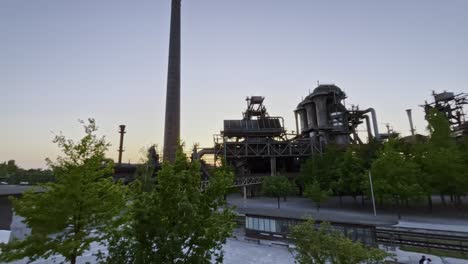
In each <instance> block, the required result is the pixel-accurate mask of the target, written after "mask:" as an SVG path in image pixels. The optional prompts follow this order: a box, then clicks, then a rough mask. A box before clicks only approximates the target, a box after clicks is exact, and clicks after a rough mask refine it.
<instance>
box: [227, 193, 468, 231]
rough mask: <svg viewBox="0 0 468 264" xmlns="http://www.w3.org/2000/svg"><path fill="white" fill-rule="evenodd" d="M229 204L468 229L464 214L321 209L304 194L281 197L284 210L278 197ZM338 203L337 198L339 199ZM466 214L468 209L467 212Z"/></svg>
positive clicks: (249, 209) (231, 199)
mask: <svg viewBox="0 0 468 264" xmlns="http://www.w3.org/2000/svg"><path fill="white" fill-rule="evenodd" d="M228 203H229V204H231V205H235V206H236V207H237V211H238V212H240V213H255V212H264V213H273V215H278V214H281V215H284V216H286V217H287V216H290V217H296V218H297V217H302V216H306V215H307V216H311V217H312V218H314V219H318V220H327V221H338V222H339V221H342V222H343V221H347V220H349V221H352V222H355V223H360V222H362V223H372V222H374V223H375V224H378V225H397V226H400V227H409V228H424V229H433V230H444V231H456V232H468V217H465V216H464V215H462V214H463V213H460V216H458V217H457V215H456V213H450V214H444V213H443V212H442V213H439V212H434V213H433V214H421V213H419V212H418V211H416V212H413V213H411V212H410V213H408V214H409V215H406V214H402V218H401V219H400V220H398V217H397V214H396V213H395V212H391V211H389V210H385V211H383V212H381V211H379V210H378V211H377V217H376V216H374V214H373V211H372V207H370V208H369V207H368V206H367V207H361V208H357V209H356V208H353V207H351V206H343V207H341V208H340V207H339V206H336V204H333V203H332V204H331V205H330V206H327V204H326V205H324V206H323V207H322V208H321V209H320V211H319V212H317V210H316V207H315V204H314V203H313V202H312V201H310V199H307V198H302V197H288V198H287V201H286V202H284V201H283V199H281V203H280V207H281V208H280V209H278V208H277V200H276V198H269V197H254V198H248V199H247V200H244V199H243V197H242V196H241V195H239V194H231V195H229V196H228ZM335 203H336V201H335ZM465 213H466V212H465Z"/></svg>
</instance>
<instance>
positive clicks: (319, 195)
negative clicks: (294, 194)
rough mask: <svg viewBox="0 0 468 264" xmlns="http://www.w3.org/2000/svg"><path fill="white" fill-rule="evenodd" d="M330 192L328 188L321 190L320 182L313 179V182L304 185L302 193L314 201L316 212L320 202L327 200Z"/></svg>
mask: <svg viewBox="0 0 468 264" xmlns="http://www.w3.org/2000/svg"><path fill="white" fill-rule="evenodd" d="M330 193H331V191H330V190H323V189H322V188H321V187H320V184H319V183H318V182H317V181H314V182H313V183H310V184H307V185H306V187H305V192H304V195H305V196H306V197H308V198H310V199H311V200H312V201H313V202H314V203H315V207H316V208H317V212H318V211H319V210H320V206H321V205H322V203H323V202H325V201H326V200H328V198H329V196H330Z"/></svg>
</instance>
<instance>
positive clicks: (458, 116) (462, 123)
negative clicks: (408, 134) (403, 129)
mask: <svg viewBox="0 0 468 264" xmlns="http://www.w3.org/2000/svg"><path fill="white" fill-rule="evenodd" d="M432 96H433V97H434V101H433V102H431V103H428V102H427V101H426V102H425V103H424V105H422V107H424V111H425V112H426V115H427V114H429V112H430V111H431V110H432V109H436V110H437V111H439V112H440V113H442V114H444V116H445V117H447V120H448V121H449V123H450V127H451V129H452V131H453V135H454V136H455V137H462V136H467V135H468V123H467V122H466V118H465V112H464V109H463V108H464V107H465V105H468V94H467V93H459V94H454V93H453V92H447V91H444V92H442V93H436V92H434V91H433V92H432Z"/></svg>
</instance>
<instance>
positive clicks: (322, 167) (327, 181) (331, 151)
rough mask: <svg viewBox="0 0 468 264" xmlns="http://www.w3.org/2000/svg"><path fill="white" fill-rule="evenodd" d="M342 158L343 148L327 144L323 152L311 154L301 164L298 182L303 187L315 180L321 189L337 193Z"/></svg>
mask: <svg viewBox="0 0 468 264" xmlns="http://www.w3.org/2000/svg"><path fill="white" fill-rule="evenodd" d="M342 160H343V150H342V149H340V148H339V147H337V146H334V145H328V146H327V147H326V149H325V152H324V153H323V154H320V155H313V156H312V157H311V158H310V159H308V160H307V161H306V162H305V163H304V164H302V166H301V172H300V176H299V179H298V183H299V184H300V185H302V187H303V188H305V186H307V185H310V184H312V183H313V182H315V181H317V182H320V185H321V187H322V188H323V189H327V190H328V189H330V190H332V191H334V193H336V194H339V192H340V190H339V183H338V181H339V169H340V164H341V162H342Z"/></svg>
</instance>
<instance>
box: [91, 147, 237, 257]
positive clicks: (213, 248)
mask: <svg viewBox="0 0 468 264" xmlns="http://www.w3.org/2000/svg"><path fill="white" fill-rule="evenodd" d="M200 179H201V170H200V163H199V162H198V161H194V162H188V161H187V157H186V156H185V154H183V152H182V148H181V147H180V148H179V151H178V152H177V157H176V161H175V163H174V164H173V165H171V164H168V163H164V164H163V166H162V169H161V170H160V171H159V172H158V175H157V179H156V183H154V185H153V186H152V188H146V187H145V186H144V184H148V181H146V182H145V183H144V182H142V181H140V180H137V181H136V182H135V183H134V184H133V185H132V187H131V190H132V191H131V195H130V204H129V207H128V209H127V210H126V212H125V213H124V214H123V215H122V216H121V218H120V219H116V223H114V225H113V226H111V228H110V229H109V230H108V244H107V246H108V249H109V254H108V255H107V256H104V255H101V257H100V258H101V262H102V263H122V264H123V263H125V264H127V263H148V264H149V263H211V261H212V260H213V261H216V262H218V263H219V262H222V259H223V253H222V250H221V248H222V244H223V243H224V242H225V240H226V238H227V237H229V236H230V235H231V232H232V229H233V228H234V216H235V215H234V213H233V212H232V210H231V208H229V207H227V206H226V202H225V200H224V199H223V195H224V193H225V192H226V190H227V188H228V187H229V186H230V185H231V184H232V180H233V173H232V172H230V171H228V170H227V169H225V168H221V169H218V170H217V171H216V172H215V173H214V175H213V176H212V177H211V178H210V180H209V183H208V185H207V186H206V188H204V189H200V188H201V182H200ZM143 183H144V184H143Z"/></svg>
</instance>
